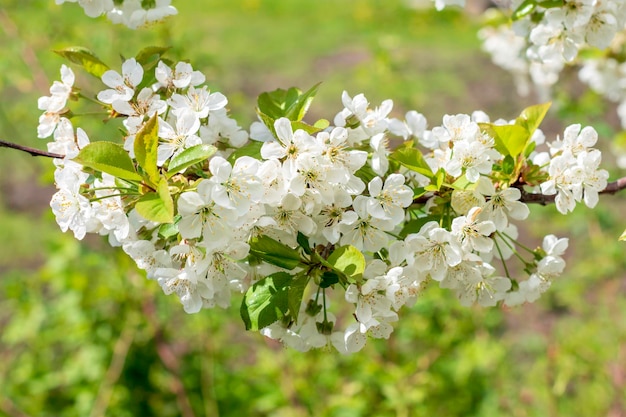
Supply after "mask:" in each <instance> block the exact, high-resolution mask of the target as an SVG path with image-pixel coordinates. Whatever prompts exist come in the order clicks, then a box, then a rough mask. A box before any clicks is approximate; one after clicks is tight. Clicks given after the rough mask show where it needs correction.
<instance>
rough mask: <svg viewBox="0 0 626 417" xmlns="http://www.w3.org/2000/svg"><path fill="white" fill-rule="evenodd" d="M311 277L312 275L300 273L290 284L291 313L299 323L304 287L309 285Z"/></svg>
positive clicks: (288, 299)
mask: <svg viewBox="0 0 626 417" xmlns="http://www.w3.org/2000/svg"><path fill="white" fill-rule="evenodd" d="M310 279H311V276H310V275H308V274H304V273H300V274H298V275H296V276H295V278H294V279H293V281H292V282H291V284H290V285H289V288H288V294H287V301H288V302H287V304H288V305H289V315H290V316H291V318H292V319H293V321H294V322H295V323H298V316H299V315H300V306H301V305H302V297H303V296H304V289H305V288H306V286H307V285H308V283H309V280H310Z"/></svg>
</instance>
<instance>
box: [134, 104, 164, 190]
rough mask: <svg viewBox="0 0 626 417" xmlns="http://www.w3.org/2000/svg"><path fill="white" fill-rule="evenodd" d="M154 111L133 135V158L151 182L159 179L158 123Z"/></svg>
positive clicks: (157, 181) (155, 182) (153, 182)
mask: <svg viewBox="0 0 626 417" xmlns="http://www.w3.org/2000/svg"><path fill="white" fill-rule="evenodd" d="M157 118H158V116H157V115H156V113H155V114H154V116H152V117H151V118H150V120H148V121H147V122H146V124H144V125H143V127H142V128H141V130H139V132H137V135H135V143H134V149H135V159H136V160H137V163H138V164H139V166H140V167H141V168H142V169H143V170H144V172H145V173H146V174H147V175H148V178H149V179H150V182H151V183H152V184H158V183H159V180H160V174H159V167H158V166H157V148H158V146H159V123H158V119H157Z"/></svg>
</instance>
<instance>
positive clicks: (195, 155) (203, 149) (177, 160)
mask: <svg viewBox="0 0 626 417" xmlns="http://www.w3.org/2000/svg"><path fill="white" fill-rule="evenodd" d="M215 152H217V148H216V147H215V146H213V145H196V146H192V147H191V148H187V149H185V150H184V151H182V152H181V153H179V154H178V155H176V156H175V157H173V158H172V160H171V161H170V163H169V165H168V167H167V178H171V177H172V176H173V175H176V174H177V173H179V172H180V171H182V170H183V169H185V168H188V167H190V166H192V165H195V164H199V163H200V162H203V161H206V160H207V159H209V158H210V157H211V156H213V154H214V153H215Z"/></svg>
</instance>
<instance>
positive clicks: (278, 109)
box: [257, 87, 300, 125]
mask: <svg viewBox="0 0 626 417" xmlns="http://www.w3.org/2000/svg"><path fill="white" fill-rule="evenodd" d="M299 92H300V91H299V90H298V89H296V88H293V87H292V88H290V89H289V90H283V89H282V88H279V89H276V90H274V91H267V92H264V93H261V94H259V97H258V98H257V112H260V113H263V114H264V115H266V116H268V117H270V118H271V119H273V120H276V119H280V118H281V117H284V116H285V113H286V110H287V109H286V102H287V100H288V96H292V97H293V96H295V97H297V95H298V94H299ZM272 125H273V123H272Z"/></svg>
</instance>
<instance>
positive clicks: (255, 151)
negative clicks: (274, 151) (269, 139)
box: [228, 140, 264, 164]
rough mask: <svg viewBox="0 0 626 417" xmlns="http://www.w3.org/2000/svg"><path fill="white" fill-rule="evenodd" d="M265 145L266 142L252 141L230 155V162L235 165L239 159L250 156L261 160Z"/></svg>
mask: <svg viewBox="0 0 626 417" xmlns="http://www.w3.org/2000/svg"><path fill="white" fill-rule="evenodd" d="M263 143H264V142H259V141H256V140H251V141H250V142H248V143H246V144H245V145H244V146H242V147H241V148H237V149H235V151H234V152H233V153H231V154H230V155H229V157H228V162H230V163H231V164H234V163H235V161H236V160H237V158H241V157H242V156H250V157H252V158H254V159H261V147H262V146H263Z"/></svg>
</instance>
